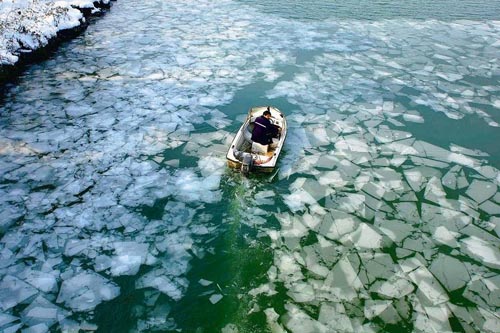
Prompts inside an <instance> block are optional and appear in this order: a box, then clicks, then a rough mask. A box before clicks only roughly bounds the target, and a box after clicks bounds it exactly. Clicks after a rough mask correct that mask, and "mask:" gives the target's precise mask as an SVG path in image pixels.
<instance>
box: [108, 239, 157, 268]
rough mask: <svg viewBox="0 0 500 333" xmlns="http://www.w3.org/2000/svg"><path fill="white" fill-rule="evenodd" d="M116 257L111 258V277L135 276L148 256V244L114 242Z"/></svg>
mask: <svg viewBox="0 0 500 333" xmlns="http://www.w3.org/2000/svg"><path fill="white" fill-rule="evenodd" d="M113 247H114V249H115V252H116V256H114V257H112V258H111V263H110V265H111V275H113V276H118V275H135V274H137V272H138V271H139V268H140V266H141V264H144V263H145V261H146V257H147V255H148V248H149V245H148V244H143V243H135V242H115V243H113Z"/></svg>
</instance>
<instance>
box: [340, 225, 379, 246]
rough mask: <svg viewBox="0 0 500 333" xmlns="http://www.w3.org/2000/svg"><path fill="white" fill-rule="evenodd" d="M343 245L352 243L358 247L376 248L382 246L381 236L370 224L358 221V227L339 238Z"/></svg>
mask: <svg viewBox="0 0 500 333" xmlns="http://www.w3.org/2000/svg"><path fill="white" fill-rule="evenodd" d="M340 242H341V243H342V244H344V245H347V244H348V243H352V244H353V245H354V247H356V248H358V249H361V250H363V249H378V248H381V247H382V236H381V235H380V234H379V233H378V232H377V231H376V230H375V229H374V228H373V227H371V226H370V225H368V224H366V223H360V224H359V226H358V228H357V229H356V230H355V231H354V232H352V233H350V234H347V235H345V236H344V237H342V238H341V239H340Z"/></svg>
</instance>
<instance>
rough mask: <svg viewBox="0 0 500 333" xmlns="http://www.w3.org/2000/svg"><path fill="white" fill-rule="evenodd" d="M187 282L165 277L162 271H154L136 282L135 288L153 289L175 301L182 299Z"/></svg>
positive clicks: (177, 278)
mask: <svg viewBox="0 0 500 333" xmlns="http://www.w3.org/2000/svg"><path fill="white" fill-rule="evenodd" d="M188 285H189V282H188V281H187V279H185V278H180V277H175V276H173V277H172V276H169V275H166V272H165V270H164V269H161V268H157V269H154V270H152V271H150V272H148V273H146V274H145V275H143V276H142V277H141V278H139V279H138V280H137V281H136V288H154V289H157V290H159V291H161V292H162V293H163V294H165V295H167V296H169V297H170V298H172V299H173V300H175V301H178V300H180V299H181V298H182V295H183V293H184V291H185V290H186V288H187V286H188Z"/></svg>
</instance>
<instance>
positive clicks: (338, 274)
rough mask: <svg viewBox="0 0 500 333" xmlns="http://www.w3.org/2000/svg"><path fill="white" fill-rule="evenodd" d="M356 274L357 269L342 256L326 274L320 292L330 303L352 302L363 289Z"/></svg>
mask: <svg viewBox="0 0 500 333" xmlns="http://www.w3.org/2000/svg"><path fill="white" fill-rule="evenodd" d="M357 272H358V267H353V265H352V263H351V262H350V261H349V258H348V256H344V257H343V258H341V259H340V260H339V261H338V262H337V263H336V264H335V266H334V267H333V268H332V270H331V271H330V272H329V273H328V275H327V277H326V278H325V280H324V283H323V285H322V286H321V287H320V290H321V291H322V292H325V293H327V294H328V295H329V296H328V297H329V298H330V299H331V300H332V301H340V300H344V301H352V300H353V299H355V298H356V297H358V293H359V291H360V290H362V289H363V288H364V287H363V283H362V282H361V280H360V279H359V277H358V273H357Z"/></svg>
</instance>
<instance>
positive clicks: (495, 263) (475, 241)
mask: <svg viewBox="0 0 500 333" xmlns="http://www.w3.org/2000/svg"><path fill="white" fill-rule="evenodd" d="M498 245H499V243H498V242H496V243H494V244H491V243H490V242H486V241H484V240H483V239H481V238H478V237H476V236H470V237H468V238H466V239H464V240H462V241H461V249H462V251H463V252H465V253H467V254H469V255H470V256H471V257H473V258H475V259H477V260H479V261H480V262H481V263H482V264H484V265H486V266H488V267H491V268H496V269H498V268H500V250H499V246H498Z"/></svg>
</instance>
